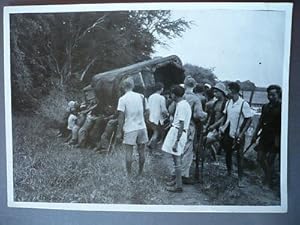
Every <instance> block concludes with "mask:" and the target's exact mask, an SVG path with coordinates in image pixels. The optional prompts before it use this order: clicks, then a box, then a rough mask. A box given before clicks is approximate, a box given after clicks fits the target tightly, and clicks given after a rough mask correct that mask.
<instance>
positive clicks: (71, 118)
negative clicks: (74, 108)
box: [68, 114, 77, 130]
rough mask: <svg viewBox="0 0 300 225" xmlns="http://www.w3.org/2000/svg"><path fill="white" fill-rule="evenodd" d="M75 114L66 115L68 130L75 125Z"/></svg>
mask: <svg viewBox="0 0 300 225" xmlns="http://www.w3.org/2000/svg"><path fill="white" fill-rule="evenodd" d="M76 121H77V116H75V115H74V114H70V115H69V117H68V130H72V129H73V127H74V126H75V125H76Z"/></svg>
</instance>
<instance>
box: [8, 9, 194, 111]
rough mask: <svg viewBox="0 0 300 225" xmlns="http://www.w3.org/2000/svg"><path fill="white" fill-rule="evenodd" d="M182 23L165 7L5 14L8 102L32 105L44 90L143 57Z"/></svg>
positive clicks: (84, 80)
mask: <svg viewBox="0 0 300 225" xmlns="http://www.w3.org/2000/svg"><path fill="white" fill-rule="evenodd" d="M187 28H189V22H187V21H185V20H183V19H177V20H172V19H171V12H170V11H120V12H85V13H47V14H15V15H11V68H12V73H11V77H12V87H13V107H14V109H15V110H25V109H29V110H32V109H33V107H34V106H37V104H38V103H39V100H40V98H41V96H42V95H45V94H47V93H48V92H49V90H52V89H61V90H64V91H67V92H68V91H70V90H69V89H70V88H71V90H74V89H75V90H78V89H80V88H81V87H82V86H83V85H84V84H86V83H87V82H89V80H90V78H91V76H92V75H94V74H96V73H99V72H103V71H106V70H110V69H113V68H118V67H122V66H126V65H129V64H132V63H136V62H139V61H143V60H146V59H149V57H150V54H151V53H152V52H153V48H154V45H155V44H165V41H166V40H168V39H170V38H174V37H177V36H181V35H182V34H183V32H184V31H185V30H186V29H187ZM163 39H164V40H163ZM68 88H69V89H68Z"/></svg>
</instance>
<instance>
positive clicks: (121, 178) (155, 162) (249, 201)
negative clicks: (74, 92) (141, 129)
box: [13, 116, 280, 205]
mask: <svg viewBox="0 0 300 225" xmlns="http://www.w3.org/2000/svg"><path fill="white" fill-rule="evenodd" d="M32 119H34V120H35V121H36V123H35V124H33V123H31V122H30V121H32ZM13 121H14V133H13V139H14V152H13V160H14V161H13V164H14V168H13V175H14V193H15V195H14V197H15V200H16V201H22V202H65V203H69V202H78V203H108V204H151V205H279V204H280V196H279V180H278V179H277V181H276V186H275V188H274V189H273V190H271V189H268V188H266V187H265V186H264V185H263V184H262V182H261V176H262V171H261V170H260V169H259V166H258V165H257V164H256V161H255V158H256V154H255V151H254V150H253V149H250V150H249V151H248V152H247V155H246V160H245V170H244V172H245V184H246V186H245V187H244V188H239V187H238V186H237V173H236V167H234V168H233V175H232V176H231V177H228V176H227V175H226V166H225V158H224V157H225V156H224V153H223V152H222V154H221V155H220V156H219V157H218V160H217V161H213V160H211V159H210V158H209V157H207V160H206V162H205V164H204V170H203V174H202V176H201V180H200V182H198V183H196V184H194V185H184V186H183V189H184V191H183V192H182V193H170V192H168V191H166V185H165V183H166V178H167V177H169V175H170V171H171V167H172V158H171V156H170V155H169V154H165V153H163V152H162V151H160V150H156V151H155V152H152V153H150V152H148V151H147V152H146V162H145V169H144V174H143V175H142V176H137V174H136V173H137V167H138V155H137V152H136V151H135V153H134V163H133V176H132V177H128V176H127V175H126V170H125V160H124V159H125V153H124V151H123V150H122V148H120V147H118V146H117V147H116V149H115V151H114V152H111V153H110V154H100V153H97V152H95V151H93V150H92V149H88V148H75V147H72V146H69V145H68V144H66V143H65V142H64V140H63V139H61V138H58V137H56V132H57V131H56V130H54V129H49V128H46V127H44V125H43V121H42V119H40V118H38V117H36V118H31V117H30V118H29V117H24V116H20V117H14V118H13ZM246 145H247V143H246ZM234 163H235V162H234ZM278 165H279V164H278V163H277V169H278ZM191 171H192V173H193V171H194V168H192V169H191ZM277 175H278V174H277Z"/></svg>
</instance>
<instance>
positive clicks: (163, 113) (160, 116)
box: [148, 82, 168, 149]
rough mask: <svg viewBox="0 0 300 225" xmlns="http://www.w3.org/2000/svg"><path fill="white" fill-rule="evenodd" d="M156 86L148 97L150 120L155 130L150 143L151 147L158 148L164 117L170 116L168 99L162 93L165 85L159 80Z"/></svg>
mask: <svg viewBox="0 0 300 225" xmlns="http://www.w3.org/2000/svg"><path fill="white" fill-rule="evenodd" d="M154 88H155V89H154V91H155V93H154V94H152V95H150V97H149V98H148V107H149V121H150V125H151V128H152V130H153V134H152V137H151V139H150V141H149V144H148V147H149V148H150V149H155V148H156V145H157V140H158V137H159V135H160V133H161V129H162V125H163V122H164V119H165V118H166V117H167V116H168V110H167V106H166V99H165V97H164V96H162V95H161V93H162V92H163V90H164V85H163V84H162V83H160V82H158V83H157V84H156V85H155V87H154Z"/></svg>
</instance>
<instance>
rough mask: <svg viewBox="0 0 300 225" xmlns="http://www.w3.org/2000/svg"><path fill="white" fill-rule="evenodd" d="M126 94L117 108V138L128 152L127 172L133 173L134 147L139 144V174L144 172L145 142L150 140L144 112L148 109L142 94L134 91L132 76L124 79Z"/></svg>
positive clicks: (123, 85) (123, 84)
mask: <svg viewBox="0 0 300 225" xmlns="http://www.w3.org/2000/svg"><path fill="white" fill-rule="evenodd" d="M122 87H123V89H124V92H125V94H124V95H123V96H122V97H120V98H119V102H118V107H117V110H118V112H119V116H118V129H117V134H116V138H117V140H121V139H122V136H123V146H124V148H125V152H126V153H125V154H126V170H127V174H128V175H130V174H131V164H132V154H133V148H134V146H135V145H137V151H138V154H139V174H142V172H143V168H144V163H145V144H146V143H147V142H148V134H147V129H146V123H145V120H144V112H145V110H147V106H146V101H145V98H144V96H143V95H142V94H139V93H136V92H133V91H132V90H133V88H134V82H133V80H132V79H131V78H127V79H126V80H124V81H123V83H122Z"/></svg>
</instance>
